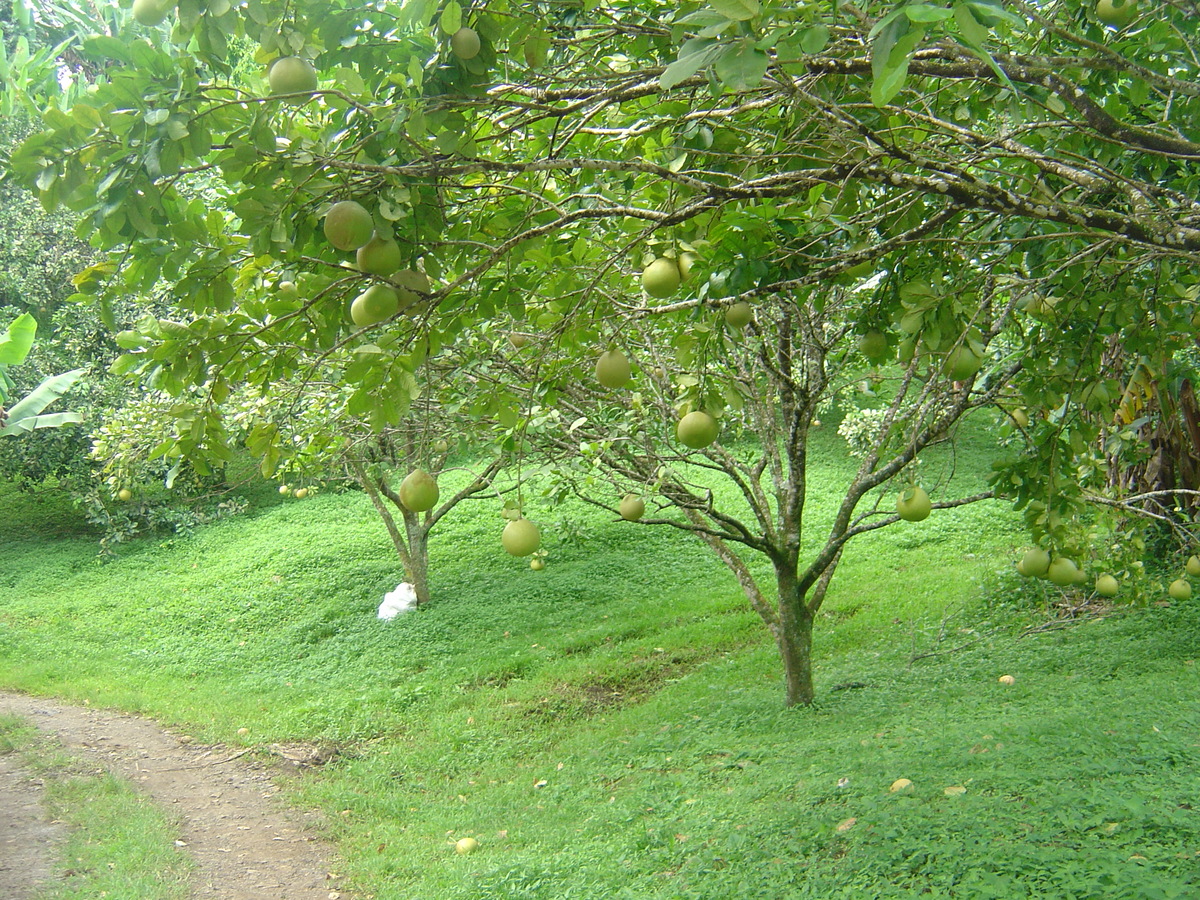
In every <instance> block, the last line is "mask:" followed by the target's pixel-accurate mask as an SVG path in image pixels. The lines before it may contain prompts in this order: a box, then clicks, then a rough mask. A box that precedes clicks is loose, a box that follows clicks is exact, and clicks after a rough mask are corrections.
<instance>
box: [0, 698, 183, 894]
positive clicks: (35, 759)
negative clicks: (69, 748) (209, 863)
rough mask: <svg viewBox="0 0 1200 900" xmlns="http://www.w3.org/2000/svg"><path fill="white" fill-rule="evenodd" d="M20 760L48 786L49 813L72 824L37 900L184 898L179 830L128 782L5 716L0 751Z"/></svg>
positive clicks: (0, 730)
mask: <svg viewBox="0 0 1200 900" xmlns="http://www.w3.org/2000/svg"><path fill="white" fill-rule="evenodd" d="M12 752H16V753H18V754H20V757H21V760H22V763H23V765H24V766H25V767H26V768H28V769H29V771H31V772H35V773H36V774H37V775H38V776H40V777H41V778H42V780H43V784H44V785H45V802H46V806H47V814H48V815H49V816H50V817H51V818H53V819H55V820H58V821H61V822H63V823H64V824H66V825H67V826H68V828H69V829H70V830H69V837H68V838H67V840H66V842H65V843H64V844H63V845H62V846H61V847H60V848H58V851H57V852H58V856H59V860H60V861H59V863H58V865H57V867H56V868H57V872H56V876H55V878H54V879H53V880H51V881H49V882H47V883H46V884H44V885H42V887H41V888H40V889H39V890H38V892H37V894H36V900H96V898H98V897H114V898H115V897H120V898H121V900H184V898H186V897H188V896H189V885H188V875H189V873H190V871H191V864H190V861H189V860H188V859H187V857H186V856H184V855H183V854H182V853H181V852H180V851H179V850H177V849H176V847H175V844H174V841H175V838H176V837H177V835H178V833H179V830H178V827H177V825H176V824H175V823H174V822H172V821H170V820H169V819H168V818H167V816H166V815H165V814H164V812H163V811H162V810H161V809H159V808H158V807H157V806H155V805H154V804H153V803H151V802H150V801H148V800H147V799H146V798H145V797H144V796H142V795H141V794H139V793H138V792H137V791H135V790H134V789H133V788H132V787H130V786H129V785H128V784H127V783H126V782H124V781H121V780H120V779H117V778H114V777H113V776H111V775H109V774H107V773H105V772H98V771H95V770H94V769H89V768H88V767H86V766H85V765H83V764H82V763H81V762H80V761H79V760H78V759H77V758H75V757H73V756H71V755H68V754H66V753H65V752H63V750H62V748H61V747H60V746H59V745H58V744H56V743H55V742H54V741H52V740H49V739H47V738H44V737H42V736H40V735H39V734H38V733H37V731H36V730H35V729H33V728H31V727H29V726H27V725H24V724H23V723H21V721H20V720H19V719H14V718H10V717H0V753H12Z"/></svg>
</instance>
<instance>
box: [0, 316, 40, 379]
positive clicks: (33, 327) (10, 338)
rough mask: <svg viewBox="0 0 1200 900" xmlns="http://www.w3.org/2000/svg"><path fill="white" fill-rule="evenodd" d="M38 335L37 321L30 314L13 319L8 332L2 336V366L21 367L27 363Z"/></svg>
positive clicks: (0, 363) (0, 341)
mask: <svg viewBox="0 0 1200 900" xmlns="http://www.w3.org/2000/svg"><path fill="white" fill-rule="evenodd" d="M36 333H37V320H36V319H35V318H34V317H33V316H31V315H30V314H29V313H21V315H19V316H17V317H16V318H15V319H13V321H12V324H10V325H9V326H8V328H7V330H6V331H5V332H4V333H3V334H0V366H19V365H20V364H21V363H23V362H25V357H26V356H28V355H29V348H30V347H32V346H33V336H34V335H35V334H36Z"/></svg>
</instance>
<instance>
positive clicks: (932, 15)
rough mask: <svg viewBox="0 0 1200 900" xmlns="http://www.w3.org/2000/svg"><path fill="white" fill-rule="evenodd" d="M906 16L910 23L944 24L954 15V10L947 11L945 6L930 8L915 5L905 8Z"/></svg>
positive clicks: (924, 5) (919, 4)
mask: <svg viewBox="0 0 1200 900" xmlns="http://www.w3.org/2000/svg"><path fill="white" fill-rule="evenodd" d="M904 15H905V16H906V17H907V18H908V21H910V22H917V23H918V24H922V25H924V24H928V23H931V22H942V21H945V20H946V19H948V18H950V17H951V16H952V15H954V10H952V9H946V8H945V7H944V6H928V5H926V4H924V3H913V4H911V5H909V6H906V7H904Z"/></svg>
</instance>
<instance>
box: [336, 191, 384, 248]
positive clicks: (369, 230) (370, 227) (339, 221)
mask: <svg viewBox="0 0 1200 900" xmlns="http://www.w3.org/2000/svg"><path fill="white" fill-rule="evenodd" d="M324 230H325V238H326V239H327V240H328V241H329V243H331V244H333V246H335V247H337V248H338V249H339V250H357V249H358V248H359V247H361V246H363V245H364V244H366V243H367V242H368V241H370V240H371V237H372V236H373V235H374V234H375V220H374V219H372V218H371V214H370V213H369V212H367V209H366V207H365V206H363V205H362V204H361V203H358V202H357V201H355V200H340V201H338V202H337V203H335V204H333V206H331V207H329V212H327V213H326V214H325V225H324Z"/></svg>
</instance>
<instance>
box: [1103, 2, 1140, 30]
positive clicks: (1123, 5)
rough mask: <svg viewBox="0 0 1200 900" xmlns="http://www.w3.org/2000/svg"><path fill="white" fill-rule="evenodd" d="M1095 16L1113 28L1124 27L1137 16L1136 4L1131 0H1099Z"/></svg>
mask: <svg viewBox="0 0 1200 900" xmlns="http://www.w3.org/2000/svg"><path fill="white" fill-rule="evenodd" d="M1096 18H1097V19H1099V20H1100V21H1101V22H1103V23H1104V24H1105V25H1111V26H1112V27H1113V28H1124V27H1125V26H1127V25H1128V24H1129V23H1130V22H1132V21H1133V20H1134V19H1135V18H1137V4H1136V3H1134V2H1133V0H1099V2H1098V3H1097V4H1096Z"/></svg>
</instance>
